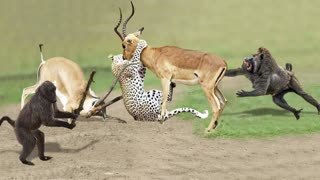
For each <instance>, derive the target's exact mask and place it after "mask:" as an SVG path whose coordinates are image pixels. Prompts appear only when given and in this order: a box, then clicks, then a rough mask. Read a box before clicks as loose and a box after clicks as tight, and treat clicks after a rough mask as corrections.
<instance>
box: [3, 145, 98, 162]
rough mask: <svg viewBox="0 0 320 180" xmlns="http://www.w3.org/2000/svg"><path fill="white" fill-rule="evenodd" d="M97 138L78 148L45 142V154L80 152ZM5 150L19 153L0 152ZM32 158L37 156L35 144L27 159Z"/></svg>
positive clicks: (18, 152)
mask: <svg viewBox="0 0 320 180" xmlns="http://www.w3.org/2000/svg"><path fill="white" fill-rule="evenodd" d="M98 142H99V140H93V141H91V142H90V143H88V144H86V145H84V146H82V147H80V148H78V149H69V148H62V147H61V145H60V144H59V143H56V142H49V143H46V144H45V151H44V152H45V155H49V156H50V154H48V153H50V152H58V153H78V152H81V151H83V150H85V149H87V148H89V147H90V146H93V145H94V144H96V143H98ZM6 152H14V153H17V154H20V151H16V150H4V151H1V152H0V153H1V154H2V153H6ZM34 158H38V148H37V146H35V148H34V149H33V151H32V153H31V154H30V155H29V156H28V159H30V160H32V159H34Z"/></svg>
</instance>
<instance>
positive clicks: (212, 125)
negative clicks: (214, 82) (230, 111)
mask: <svg viewBox="0 0 320 180" xmlns="http://www.w3.org/2000/svg"><path fill="white" fill-rule="evenodd" d="M203 90H204V92H205V94H206V96H207V98H208V101H209V103H210V105H211V108H212V113H213V115H212V117H211V121H210V124H209V126H208V128H207V129H206V131H207V132H209V131H210V130H211V129H214V128H215V127H216V126H217V125H218V122H217V120H218V114H219V107H220V103H219V100H218V101H217V100H216V99H218V97H216V96H215V95H214V93H213V92H214V89H211V88H205V87H203Z"/></svg>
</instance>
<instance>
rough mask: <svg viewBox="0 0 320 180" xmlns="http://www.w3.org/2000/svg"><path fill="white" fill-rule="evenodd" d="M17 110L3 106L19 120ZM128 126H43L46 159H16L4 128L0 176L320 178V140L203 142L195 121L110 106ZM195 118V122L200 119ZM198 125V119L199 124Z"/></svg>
mask: <svg viewBox="0 0 320 180" xmlns="http://www.w3.org/2000/svg"><path fill="white" fill-rule="evenodd" d="M18 110H19V105H10V106H7V107H4V108H2V109H0V114H1V115H10V116H11V117H16V116H17V112H18ZM108 113H109V114H110V115H112V116H116V117H119V118H121V119H123V120H126V121H127V124H121V123H117V121H115V120H108V121H107V122H103V121H101V120H100V119H83V118H81V119H79V122H78V124H77V127H76V128H75V129H74V130H68V129H63V128H47V127H42V128H41V129H42V130H43V131H44V132H45V134H46V154H47V155H50V156H53V159H52V160H50V161H48V162H42V161H40V160H39V159H38V158H37V156H36V155H37V153H36V151H34V152H33V154H32V155H31V157H30V159H31V160H32V161H33V162H34V163H35V164H36V165H35V166H34V167H29V166H25V165H22V164H21V163H20V162H19V160H18V153H19V151H20V149H21V147H20V145H19V144H18V142H17V141H16V139H15V136H14V132H13V130H12V128H11V127H10V126H9V125H8V124H7V123H6V122H5V123H4V124H3V125H2V127H0V143H1V146H0V162H1V163H0V179H317V178H319V177H320V172H319V170H318V169H319V167H320V153H319V149H320V143H319V140H320V135H308V136H288V137H280V138H272V139H249V140H231V139H204V138H201V137H198V136H196V135H193V134H192V121H183V120H179V119H176V118H173V119H170V120H168V121H167V122H166V123H165V124H164V125H160V124H159V123H152V122H135V121H134V120H133V119H132V117H130V115H129V114H128V113H127V112H126V111H125V109H124V106H123V104H122V102H118V103H116V104H114V105H113V106H111V107H110V108H109V109H108ZM195 120H198V119H195ZM195 120H194V121H195Z"/></svg>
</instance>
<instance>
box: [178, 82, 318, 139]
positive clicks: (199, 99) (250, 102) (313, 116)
mask: <svg viewBox="0 0 320 180" xmlns="http://www.w3.org/2000/svg"><path fill="white" fill-rule="evenodd" d="M243 88H244V89H250V88H245V87H243ZM319 88H320V85H309V86H307V87H306V88H305V89H306V90H307V92H308V93H310V94H311V95H312V96H313V97H315V98H317V99H320V92H319V90H318V89H319ZM225 96H226V98H227V99H228V104H227V106H226V108H225V110H224V111H223V113H222V116H221V117H220V120H219V126H218V128H217V129H216V130H215V131H213V132H210V133H205V131H204V130H205V128H206V127H207V126H208V124H209V122H210V120H211V114H210V115H209V117H208V118H206V119H203V120H199V119H195V118H194V117H192V115H189V114H188V115H186V114H184V115H181V117H182V118H183V119H194V120H193V132H194V133H195V134H198V135H200V136H204V137H226V138H247V137H271V136H277V135H285V134H306V133H314V132H319V131H320V116H319V115H318V114H317V110H316V108H315V107H313V106H312V105H310V104H308V103H307V102H306V101H304V100H303V99H302V98H301V97H299V96H297V95H296V94H293V93H291V94H288V95H286V97H285V98H286V99H287V101H288V103H289V104H290V105H292V106H293V107H296V108H297V109H298V108H303V111H302V113H301V114H300V115H301V118H300V120H298V121H297V120H295V117H294V116H293V114H292V113H290V112H288V111H285V110H283V109H281V108H279V107H278V106H276V105H275V104H274V103H273V102H272V98H271V96H260V97H250V98H238V97H236V95H235V92H234V93H226V94H225ZM182 97H188V98H185V99H184V100H180V101H179V102H178V104H177V106H181V107H182V106H188V107H196V108H197V109H198V110H200V111H203V110H204V109H208V110H209V111H210V105H209V103H208V102H207V99H206V98H205V95H204V94H203V92H202V90H201V89H200V88H197V87H194V88H191V89H189V90H188V91H187V92H186V93H185V95H184V96H182Z"/></svg>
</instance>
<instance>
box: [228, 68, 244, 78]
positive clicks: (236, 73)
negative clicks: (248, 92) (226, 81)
mask: <svg viewBox="0 0 320 180" xmlns="http://www.w3.org/2000/svg"><path fill="white" fill-rule="evenodd" d="M244 74H245V72H244V71H243V70H242V68H237V69H228V70H227V72H226V73H225V75H224V76H227V77H234V76H239V75H244Z"/></svg>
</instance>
